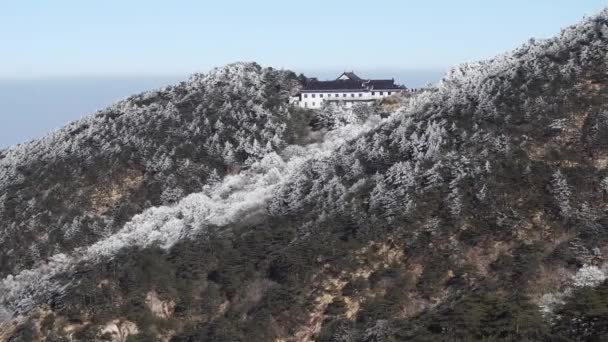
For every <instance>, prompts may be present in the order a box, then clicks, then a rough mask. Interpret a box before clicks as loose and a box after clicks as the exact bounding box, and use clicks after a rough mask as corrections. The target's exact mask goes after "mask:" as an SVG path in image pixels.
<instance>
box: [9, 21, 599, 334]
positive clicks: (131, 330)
mask: <svg viewBox="0 0 608 342" xmlns="http://www.w3.org/2000/svg"><path fill="white" fill-rule="evenodd" d="M607 51H608V11H603V12H601V13H600V14H598V15H597V16H594V17H591V18H587V19H585V20H584V21H583V22H581V23H580V24H578V25H575V26H572V27H569V28H567V29H565V30H563V31H562V33H561V35H560V36H558V37H556V38H554V39H548V40H543V41H530V42H529V43H528V44H525V45H523V46H522V47H520V48H518V49H516V50H515V51H514V52H512V53H507V54H504V55H501V56H499V57H497V58H495V59H492V60H489V61H485V62H480V63H475V64H465V65H462V66H459V67H457V68H454V69H453V70H452V71H451V72H450V73H449V74H448V75H447V76H446V77H445V78H444V79H443V80H442V81H441V82H440V84H439V85H438V87H437V88H434V89H429V90H427V91H425V92H424V93H422V94H420V95H417V96H415V97H412V98H406V99H401V100H400V101H401V102H399V109H398V110H394V111H393V112H392V113H390V115H388V118H384V119H383V117H386V116H387V114H388V113H386V112H385V108H386V105H390V104H387V103H379V104H377V105H375V106H372V107H369V108H367V107H362V108H356V109H355V110H353V112H347V113H342V114H340V112H339V110H338V111H337V112H338V113H337V115H343V116H342V117H343V118H350V119H347V120H346V123H344V124H343V125H338V126H337V127H332V128H331V129H322V130H321V131H320V132H315V131H314V130H313V131H311V129H310V127H308V128H305V127H306V126H307V123H310V122H313V121H314V120H318V119H319V118H324V117H327V115H336V113H333V112H332V111H335V110H336V109H332V108H325V109H323V110H322V111H320V112H310V111H304V112H301V113H296V114H294V116H296V117H298V116H297V115H300V116H299V117H298V118H300V119H298V120H297V121H298V125H296V126H297V127H299V128H298V129H297V131H298V132H299V133H298V134H295V135H296V139H295V140H296V141H297V142H298V143H299V144H290V145H289V144H286V146H283V148H282V149H281V148H279V149H276V147H275V146H273V145H272V143H271V148H269V149H267V150H266V153H265V154H264V153H261V154H262V156H260V158H259V159H258V160H255V161H250V162H249V163H246V159H245V158H240V160H243V159H244V161H243V163H244V164H247V165H245V166H246V167H244V168H242V169H238V170H235V169H231V170H230V172H227V173H226V174H224V175H221V176H224V178H223V180H221V179H220V180H217V181H214V182H213V183H212V184H210V185H209V186H203V193H205V192H206V194H205V195H201V194H198V195H190V197H186V199H182V200H178V201H177V204H172V205H169V206H165V207H158V208H155V209H154V208H153V209H148V215H151V216H154V215H157V214H158V213H159V212H160V213H161V214H162V215H160V216H161V219H158V218H157V217H153V218H152V219H151V220H150V223H149V224H142V225H141V226H145V227H152V230H151V232H152V233H153V234H149V232H150V231H146V234H145V235H144V236H138V237H137V238H134V239H133V242H134V243H133V244H130V245H129V244H127V245H125V246H123V247H121V248H120V249H118V250H115V251H113V252H112V254H111V255H107V256H110V257H109V258H101V259H96V260H93V262H89V261H90V260H86V259H84V260H78V259H76V262H74V263H69V267H66V268H63V269H62V268H61V267H59V270H58V271H57V272H55V273H51V274H50V275H47V278H45V277H44V276H42V277H41V276H40V274H43V273H38V274H37V273H36V272H34V273H29V271H27V270H25V271H23V270H22V271H21V273H20V275H19V276H15V277H13V276H9V277H7V278H5V279H4V280H3V281H2V283H0V284H1V285H0V289H3V290H4V292H5V293H7V291H8V293H9V295H8V296H7V295H6V294H5V295H4V296H2V297H0V299H1V301H0V302H2V303H3V304H4V306H5V310H6V308H7V307H8V308H15V309H17V312H19V313H22V314H27V312H34V313H35V314H34V315H33V316H27V315H26V316H24V317H22V319H21V321H20V322H19V324H18V325H17V326H16V327H15V329H13V330H11V334H12V335H14V336H17V337H23V336H34V337H36V336H38V337H40V338H50V337H53V338H65V339H68V340H69V339H76V340H95V339H102V338H106V339H110V340H112V339H114V340H116V339H117V336H118V335H117V334H118V333H114V331H119V332H124V331H126V332H127V335H129V336H130V337H129V338H133V339H136V340H137V339H139V340H172V341H199V340H209V341H240V340H243V341H244V340H256V341H257V340H259V341H268V340H276V341H308V340H313V339H314V340H318V341H397V340H412V341H436V340H445V341H453V340H462V341H468V340H481V339H487V340H513V339H516V340H539V341H555V340H559V341H578V340H598V341H599V340H602V339H603V338H605V337H606V336H608V335H607V334H608V329H606V327H608V322H607V321H606V317H608V306H607V305H606V303H608V296H607V295H606V294H607V293H608V291H606V288H607V287H608V285H607V284H606V278H607V275H608V267H607V263H606V261H605V258H604V255H605V254H606V253H608V243H607V238H608V235H606V229H605V227H606V223H607V222H608V221H606V220H607V218H608V217H607V216H606V208H607V207H608V204H606V203H607V202H606V201H607V200H608V198H606V193H607V191H608V187H606V185H605V184H608V183H606V182H607V181H606V179H608V169H607V167H608V163H607V162H606V160H608V158H607V157H608V140H606V138H605V137H604V136H605V135H604V134H602V132H605V130H606V129H607V128H608V116H607V115H606V109H607V108H606V105H605V103H606V102H605V99H606V96H607V95H608V88H607V87H606V84H607V83H608V78H607V76H606V75H607V74H608V65H607V63H606V58H605V55H606V52H607ZM210 84H214V85H215V86H220V87H221V81H218V82H217V83H216V82H215V79H213V80H211V81H210ZM235 84H240V82H238V81H237V82H236V83H235ZM254 88H255V87H254ZM242 89H250V87H248V86H247V85H245V86H244V87H243V88H242ZM255 89H259V88H255ZM262 89H264V88H262ZM266 89H267V88H266ZM233 94H237V96H235V97H231V98H230V99H229V100H230V101H235V100H237V101H238V99H239V96H243V94H245V95H246V93H242V92H241V89H240V88H239V89H236V90H234V92H233ZM271 94H272V92H271ZM215 95H216V96H219V95H220V94H218V93H216V94H215ZM220 97H221V96H220ZM275 99H276V100H277V103H280V101H278V100H280V98H279V99H277V98H275ZM143 100H144V101H145V99H143ZM229 100H228V99H224V98H222V100H221V102H218V106H216V104H215V103H210V104H209V106H210V108H212V109H213V110H208V111H207V112H206V113H211V112H212V111H214V110H216V109H217V108H222V107H223V106H225V105H226V104H228V103H231V102H229ZM271 103H274V102H272V101H271ZM214 106H215V107H214ZM275 108H277V107H275ZM278 108H281V106H280V105H279V106H278ZM325 111H328V112H329V114H328V113H325ZM203 112H204V110H203ZM226 113H228V114H227V115H230V114H229V113H230V111H228V110H227V111H226ZM332 113H333V114H332ZM185 115H188V114H187V111H186V113H185ZM269 116H272V115H269ZM349 120H354V121H349ZM302 126H304V127H302ZM252 131H253V130H252ZM319 135H321V136H322V139H321V140H319ZM252 146H253V143H252ZM248 148H249V147H248ZM251 148H253V147H251ZM258 149H259V147H258V148H253V150H258ZM228 150H230V149H228ZM244 152H246V151H244ZM229 155H230V154H229V153H225V154H224V156H229ZM290 163H292V164H290ZM287 165H289V166H287ZM256 177H257V178H256ZM1 179H2V178H0V180H1ZM249 179H253V182H250V181H249ZM210 189H213V190H210ZM266 190H268V191H267V192H266ZM257 191H262V192H261V193H258V192H257ZM204 196H206V197H204ZM214 196H215V197H214ZM231 196H232V197H231ZM178 197H179V196H178ZM208 199H211V200H208ZM223 200H227V201H226V202H222V201H223ZM241 200H243V201H244V202H239V201H241ZM250 200H253V202H250ZM233 201H235V202H233ZM222 203H224V204H225V206H224V207H221V205H222ZM234 203H247V204H248V205H249V204H254V205H253V206H251V207H247V210H245V211H243V212H239V211H237V212H236V213H234V212H230V213H228V215H229V217H231V218H235V220H224V221H221V220H220V221H218V222H213V221H212V219H213V218H217V217H220V218H221V217H222V216H221V215H220V216H215V215H216V214H215V213H212V214H211V215H207V213H208V211H206V209H205V208H211V207H215V206H216V205H219V206H220V207H215V208H219V212H220V213H223V212H226V210H228V209H230V210H233V209H234V208H235V207H234V206H233V205H234ZM236 208H238V207H236ZM250 209H251V210H250ZM165 213H166V214H165ZM245 214H246V215H245ZM240 216H243V217H240ZM143 217H145V215H142V216H139V218H137V217H136V218H134V220H135V221H137V220H141V219H142V218H143ZM210 218H211V219H210ZM241 218H244V220H241ZM197 219H200V221H197ZM128 227H129V226H128V224H127V228H128ZM179 227H182V228H183V229H186V230H191V231H196V232H199V233H201V234H199V233H197V234H194V235H192V236H189V237H188V238H183V237H184V236H183V235H181V233H180V234H177V236H178V238H177V239H176V240H175V242H174V243H172V244H171V245H163V244H162V243H158V241H162V238H166V237H169V236H171V235H170V234H171V233H174V232H180V231H181V230H180V229H182V228H179ZM158 232H161V233H160V234H159V233H158ZM146 238H150V239H151V240H152V241H155V242H154V243H151V244H145V243H143V244H141V241H145V239H146ZM154 239H160V240H154ZM75 251H76V254H77V255H78V253H79V250H75ZM98 254H99V253H98V251H97V252H95V253H93V255H98ZM102 255H103V253H102ZM81 261H83V262H81ZM55 262H56V265H57V264H58V265H60V266H61V265H68V264H67V263H64V261H61V260H58V261H55ZM44 267H45V266H44V264H43V266H42V270H43V271H46V269H44ZM37 272H38V271H37ZM43 275H44V274H43ZM41 279H42V280H44V281H45V282H44V283H43V284H51V283H52V284H55V285H56V286H57V287H56V288H55V289H54V290H53V289H52V291H50V293H44V291H43V293H42V295H41V296H40V297H37V296H33V297H32V298H30V297H28V296H29V295H31V293H32V291H35V290H36V285H37V282H39V281H40V280H41ZM22 280H24V281H25V284H26V285H25V287H23V286H22V283H21V281H22ZM47 281H48V283H47ZM28 286H30V287H28ZM45 287H47V286H45ZM32 289H34V290H32ZM20 301H21V303H24V304H23V305H22V307H24V308H25V309H23V310H22V309H20V308H19V307H20V304H19V303H20ZM151 303H156V305H152V304H151ZM159 303H160V304H159ZM159 305H160V307H162V308H163V309H162V310H160V311H159V309H158V307H159ZM36 307H37V309H35V308H36ZM19 310H22V311H19ZM9 311H10V310H9ZM6 316H11V317H12V315H10V314H7V313H5V317H6ZM9 318H10V317H9ZM43 323H44V324H43ZM28 334H29V335H28Z"/></svg>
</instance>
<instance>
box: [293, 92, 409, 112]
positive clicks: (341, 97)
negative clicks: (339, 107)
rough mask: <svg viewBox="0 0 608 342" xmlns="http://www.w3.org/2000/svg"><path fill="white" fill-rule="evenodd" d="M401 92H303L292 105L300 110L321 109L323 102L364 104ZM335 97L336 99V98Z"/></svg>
mask: <svg viewBox="0 0 608 342" xmlns="http://www.w3.org/2000/svg"><path fill="white" fill-rule="evenodd" d="M400 91H401V90H395V89H387V90H384V89H383V90H373V91H369V90H366V91H325V92H323V91H319V92H303V93H302V94H301V95H300V98H299V99H293V101H292V103H294V104H297V105H298V106H300V107H302V108H321V107H322V105H323V102H324V101H327V100H328V99H331V101H332V102H333V101H338V102H342V103H343V104H345V105H347V106H349V105H352V103H354V102H365V101H370V100H377V99H381V98H384V97H388V96H391V95H394V94H396V93H398V92H400ZM336 95H337V97H336Z"/></svg>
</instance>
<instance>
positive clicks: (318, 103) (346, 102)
mask: <svg viewBox="0 0 608 342" xmlns="http://www.w3.org/2000/svg"><path fill="white" fill-rule="evenodd" d="M344 103H345V104H354V103H356V101H344ZM322 104H323V102H322V101H321V102H314V101H313V102H311V103H310V106H311V107H316V106H317V105H318V106H319V107H320V106H321V105H322ZM304 107H306V108H308V102H304Z"/></svg>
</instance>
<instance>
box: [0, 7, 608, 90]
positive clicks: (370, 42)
mask: <svg viewBox="0 0 608 342" xmlns="http://www.w3.org/2000/svg"><path fill="white" fill-rule="evenodd" d="M607 4H608V1H600V0H509V1H506V0H496V1H488V0H485V1H482V0H458V1H454V0H424V1H420V0H415V1H411V0H384V1H369V0H368V1H357V0H348V1H343V0H332V1H328V0H323V1H319V0H306V1H285V0H282V1H263V0H258V1H237V0H231V1H200V0H192V1H188V0H174V1H166V0H162V1H159V0H145V1H143V0H104V1H82V0H53V1H45V0H28V1H8V0H7V1H1V2H0V78H4V79H7V78H8V79H21V78H49V77H82V76H91V75H92V76H124V75H151V74H153V75H174V74H188V73H191V72H193V71H197V70H208V69H209V68H211V67H214V66H219V65H223V64H226V63H228V62H234V61H242V60H244V61H257V62H258V63H261V64H263V65H272V66H275V67H287V68H293V69H305V70H311V69H322V68H341V69H363V68H364V69H370V68H376V67H383V68H403V69H434V68H445V67H448V66H451V65H453V64H456V63H460V62H463V61H469V60H478V59H482V58H487V57H491V56H493V55H495V54H497V53H500V52H503V51H506V50H509V49H511V48H513V47H515V46H517V45H519V44H520V43H522V42H524V41H526V40H527V39H528V38H530V37H532V36H534V37H540V38H542V37H549V36H551V35H554V34H555V33H557V32H559V29H560V28H562V27H564V26H566V25H569V24H573V23H575V22H577V21H578V20H579V19H580V18H582V17H583V16H584V15H590V14H593V13H595V12H597V11H599V10H600V9H601V8H603V7H604V6H605V5H607Z"/></svg>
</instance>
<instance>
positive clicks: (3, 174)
mask: <svg viewBox="0 0 608 342" xmlns="http://www.w3.org/2000/svg"><path fill="white" fill-rule="evenodd" d="M295 79H296V78H295V75H294V74H293V73H290V72H284V71H277V70H272V69H263V68H261V67H259V66H258V65H255V64H244V63H243V64H233V65H229V66H226V67H224V68H220V69H217V70H214V71H212V72H211V73H209V74H207V75H194V76H192V77H191V78H190V79H189V80H188V81H186V82H182V83H181V84H178V85H175V86H171V87H167V88H165V89H161V90H157V91H150V92H146V93H143V94H139V95H135V96H132V97H130V98H128V99H125V100H124V101H121V102H119V103H116V104H115V105H113V106H111V107H110V108H108V109H106V110H103V111H100V112H98V113H95V114H94V115H91V116H89V117H87V118H85V119H83V120H81V121H77V122H74V123H72V124H70V125H68V126H67V127H65V128H63V129H60V130H58V131H57V132H55V133H53V134H51V135H49V136H47V137H45V138H44V139H41V140H39V141H33V142H30V143H27V144H24V145H20V146H15V147H13V148H10V149H7V150H3V151H0V275H7V274H10V273H15V272H17V271H19V270H21V269H23V268H24V267H31V266H32V265H33V264H35V263H36V261H38V260H41V259H43V260H44V259H46V258H48V257H49V256H51V255H53V254H57V253H60V252H66V251H70V250H72V249H73V248H75V247H78V246H82V245H87V244H91V243H93V242H95V241H97V240H98V239H100V238H102V237H104V236H107V235H109V234H111V233H113V232H114V231H116V230H117V229H118V228H120V227H121V226H123V225H124V224H125V222H127V221H128V220H129V219H130V218H131V217H132V216H133V215H135V214H137V213H140V212H142V210H144V209H146V208H149V207H152V206H158V205H163V204H170V203H174V202H176V201H177V200H179V199H181V198H182V197H184V196H185V195H187V194H189V193H193V192H198V191H201V190H202V187H203V186H204V185H205V184H207V183H208V182H210V181H217V180H218V179H220V178H221V177H223V176H224V175H225V174H227V173H234V172H238V170H239V169H240V168H241V167H243V166H244V165H247V164H251V163H253V162H254V161H255V160H258V159H259V158H260V157H261V156H263V155H264V154H265V153H267V152H268V151H274V150H275V149H276V150H280V149H282V148H283V147H285V146H286V145H287V144H288V143H293V142H295V141H297V139H298V138H299V136H300V135H302V132H300V131H299V130H301V129H302V128H305V125H302V124H300V123H299V122H298V119H297V118H298V117H299V116H298V115H294V113H295V112H296V111H295V110H294V109H291V108H289V107H288V106H287V104H286V103H287V99H288V96H289V94H290V92H293V91H295V90H296V87H297V86H298V83H297V81H296V80H295ZM292 116H293V117H295V118H296V119H294V118H292Z"/></svg>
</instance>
